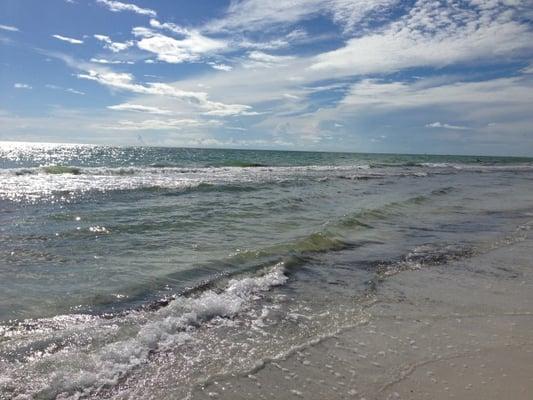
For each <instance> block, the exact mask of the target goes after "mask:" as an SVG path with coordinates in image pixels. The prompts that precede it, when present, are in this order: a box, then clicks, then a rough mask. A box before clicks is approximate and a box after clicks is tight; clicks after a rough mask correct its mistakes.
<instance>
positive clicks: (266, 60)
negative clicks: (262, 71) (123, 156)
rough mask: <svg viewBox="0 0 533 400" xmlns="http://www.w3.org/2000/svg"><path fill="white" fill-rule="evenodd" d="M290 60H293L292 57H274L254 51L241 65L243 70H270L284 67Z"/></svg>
mask: <svg viewBox="0 0 533 400" xmlns="http://www.w3.org/2000/svg"><path fill="white" fill-rule="evenodd" d="M292 60H294V57H293V56H276V55H272V54H267V53H264V52H262V51H257V50H255V51H251V52H249V53H248V58H247V59H246V60H245V61H244V62H243V63H242V65H243V67H244V68H272V67H276V66H284V65H286V63H287V62H289V61H292Z"/></svg>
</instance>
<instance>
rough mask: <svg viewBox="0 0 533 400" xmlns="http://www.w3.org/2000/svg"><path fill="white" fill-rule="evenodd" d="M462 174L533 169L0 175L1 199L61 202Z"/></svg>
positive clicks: (100, 170)
mask: <svg viewBox="0 0 533 400" xmlns="http://www.w3.org/2000/svg"><path fill="white" fill-rule="evenodd" d="M461 171H463V172H493V171H517V172H521V171H522V172H523V171H533V165H528V164H524V165H492V166H485V165H471V164H462V165H459V164H453V165H451V164H446V163H437V164H435V163H426V164H423V165H422V164H419V165H418V166H416V167H415V166H411V165H410V166H409V167H405V166H402V167H397V166H396V167H391V166H388V167H381V168H377V167H375V166H374V167H372V168H371V166H370V165H368V164H361V165H341V166H338V165H309V166H290V167H264V166H239V167H236V166H226V167H198V168H194V167H161V166H156V165H152V166H148V167H129V168H109V167H78V166H72V165H49V166H44V167H35V168H12V169H0V178H1V179H0V199H4V200H11V201H40V200H44V201H46V200H50V201H62V200H64V199H69V198H73V197H77V196H80V195H82V194H84V193H90V192H96V193H98V192H100V193H106V192H112V191H131V190H154V189H157V190H170V191H178V192H184V191H188V190H225V189H227V190H250V188H253V187H259V186H261V185H264V184H286V183H289V182H301V181H302V180H308V181H314V182H325V181H327V180H330V179H347V180H353V181H364V180H369V179H383V178H390V177H407V176H411V177H420V178H423V177H426V176H428V175H431V174H456V173H460V172H461Z"/></svg>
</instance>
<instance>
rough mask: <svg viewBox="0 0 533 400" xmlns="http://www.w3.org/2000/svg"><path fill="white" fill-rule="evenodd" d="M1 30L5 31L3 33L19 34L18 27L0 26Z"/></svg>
mask: <svg viewBox="0 0 533 400" xmlns="http://www.w3.org/2000/svg"><path fill="white" fill-rule="evenodd" d="M0 30H3V31H9V32H19V31H20V30H19V28H17V27H16V26H11V25H1V24H0Z"/></svg>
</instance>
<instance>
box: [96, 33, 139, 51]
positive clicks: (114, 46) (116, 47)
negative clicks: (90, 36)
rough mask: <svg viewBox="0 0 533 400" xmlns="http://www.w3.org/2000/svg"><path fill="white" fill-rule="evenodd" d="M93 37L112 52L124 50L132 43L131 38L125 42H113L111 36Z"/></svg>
mask: <svg viewBox="0 0 533 400" xmlns="http://www.w3.org/2000/svg"><path fill="white" fill-rule="evenodd" d="M94 38H95V39H97V40H99V41H101V42H104V48H106V49H108V50H111V51H112V52H113V53H118V52H120V51H123V50H126V49H128V48H130V47H131V46H133V44H134V43H133V41H132V40H128V41H127V42H113V41H112V40H111V38H110V37H109V36H106V35H94Z"/></svg>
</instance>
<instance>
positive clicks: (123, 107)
mask: <svg viewBox="0 0 533 400" xmlns="http://www.w3.org/2000/svg"><path fill="white" fill-rule="evenodd" d="M107 108H109V109H110V110H115V111H134V112H141V113H148V114H157V115H169V114H172V112H171V111H169V110H163V109H161V108H158V107H151V106H144V105H141V104H130V103H123V104H117V105H114V106H108V107H107Z"/></svg>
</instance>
